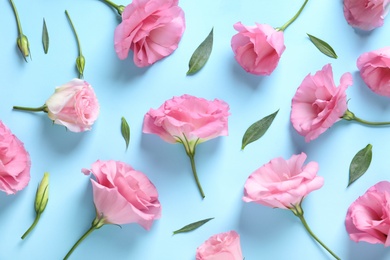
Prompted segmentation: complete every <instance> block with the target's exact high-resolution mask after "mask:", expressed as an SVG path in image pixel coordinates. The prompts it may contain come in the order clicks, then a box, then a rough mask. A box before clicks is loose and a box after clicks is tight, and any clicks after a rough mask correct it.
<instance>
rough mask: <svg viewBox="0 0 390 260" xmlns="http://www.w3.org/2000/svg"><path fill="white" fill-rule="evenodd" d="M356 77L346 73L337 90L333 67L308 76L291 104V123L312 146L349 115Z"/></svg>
mask: <svg viewBox="0 0 390 260" xmlns="http://www.w3.org/2000/svg"><path fill="white" fill-rule="evenodd" d="M350 85H352V75H351V74H350V73H345V74H343V76H342V77H341V80H340V86H339V87H336V86H335V84H334V80H333V72H332V67H331V65H330V64H327V65H325V66H324V67H323V68H322V70H320V71H317V72H316V74H315V75H314V76H312V75H310V74H309V75H307V76H306V77H305V79H304V80H303V81H302V83H301V85H300V86H299V87H298V89H297V92H296V93H295V95H294V97H293V99H292V104H291V123H292V125H293V127H294V128H295V130H296V131H297V132H298V133H299V134H300V135H302V136H304V137H305V141H306V142H309V141H312V140H314V139H316V138H317V137H318V136H319V135H320V134H322V133H324V132H325V131H326V130H327V129H328V128H330V127H331V126H332V125H333V124H334V123H336V122H337V121H339V120H341V117H342V116H343V115H344V114H345V113H346V111H347V94H346V90H347V88H348V86H350Z"/></svg>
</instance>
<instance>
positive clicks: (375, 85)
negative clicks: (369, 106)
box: [356, 47, 390, 97]
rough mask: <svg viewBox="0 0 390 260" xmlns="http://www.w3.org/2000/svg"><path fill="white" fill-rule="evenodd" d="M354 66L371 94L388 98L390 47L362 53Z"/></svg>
mask: <svg viewBox="0 0 390 260" xmlns="http://www.w3.org/2000/svg"><path fill="white" fill-rule="evenodd" d="M356 64H357V67H358V68H359V71H360V76H361V77H362V79H363V81H364V82H365V83H366V84H367V86H368V87H369V88H370V89H371V90H372V91H373V92H375V93H377V94H378V95H382V96H387V97H390V47H384V48H381V49H378V50H375V51H369V52H366V53H363V54H362V55H360V56H359V58H358V60H357V62H356Z"/></svg>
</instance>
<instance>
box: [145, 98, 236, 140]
mask: <svg viewBox="0 0 390 260" xmlns="http://www.w3.org/2000/svg"><path fill="white" fill-rule="evenodd" d="M228 116H229V105H228V104H227V103H225V102H224V101H222V100H218V99H215V100H213V101H208V100H206V99H204V98H198V97H195V96H191V95H182V96H180V97H173V98H172V99H169V100H167V101H165V102H164V104H163V105H161V106H160V107H159V108H158V109H150V110H149V112H148V113H146V115H145V118H144V125H143V132H144V133H148V134H156V135H158V136H159V137H161V139H163V140H164V141H166V142H169V143H177V142H184V141H185V140H187V141H188V142H189V143H195V142H196V143H198V144H199V143H201V142H205V141H207V140H210V139H213V138H215V137H218V136H223V135H228Z"/></svg>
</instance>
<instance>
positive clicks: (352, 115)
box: [341, 110, 390, 126]
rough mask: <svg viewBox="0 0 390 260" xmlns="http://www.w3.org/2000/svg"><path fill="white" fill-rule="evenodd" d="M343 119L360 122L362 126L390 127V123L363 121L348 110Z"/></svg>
mask: <svg viewBox="0 0 390 260" xmlns="http://www.w3.org/2000/svg"><path fill="white" fill-rule="evenodd" d="M341 118H342V119H345V120H347V121H356V122H359V123H361V124H365V125H371V126H383V125H390V122H371V121H367V120H364V119H361V118H359V117H357V116H355V114H354V113H352V112H351V111H349V110H347V111H346V112H345V113H344V115H343V116H342V117H341Z"/></svg>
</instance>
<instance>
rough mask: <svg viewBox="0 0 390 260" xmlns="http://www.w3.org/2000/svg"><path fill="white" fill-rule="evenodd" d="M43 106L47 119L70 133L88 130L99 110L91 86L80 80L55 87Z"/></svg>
mask: <svg viewBox="0 0 390 260" xmlns="http://www.w3.org/2000/svg"><path fill="white" fill-rule="evenodd" d="M45 104H46V109H45V110H46V112H47V113H48V116H49V118H50V119H51V120H53V122H54V123H55V124H59V125H63V126H65V127H66V128H67V129H68V130H69V131H72V132H83V131H86V130H90V129H91V127H92V125H93V123H94V122H95V120H96V119H97V118H98V116H99V110H100V107H99V103H98V100H97V98H96V95H95V92H94V91H93V88H92V86H91V85H90V84H89V83H88V82H86V81H84V80H81V79H73V80H71V81H69V82H68V83H66V84H64V85H62V86H60V87H57V88H56V90H55V92H54V94H53V95H52V96H51V97H50V98H49V99H48V100H47V101H46V103H45Z"/></svg>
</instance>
